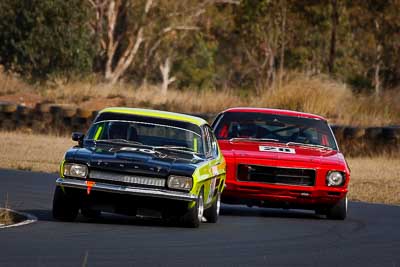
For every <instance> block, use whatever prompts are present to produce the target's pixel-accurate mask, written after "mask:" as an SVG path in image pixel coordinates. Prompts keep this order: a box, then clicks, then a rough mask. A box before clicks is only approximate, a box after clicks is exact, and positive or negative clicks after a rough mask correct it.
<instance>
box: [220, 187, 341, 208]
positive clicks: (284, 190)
mask: <svg viewBox="0 0 400 267" xmlns="http://www.w3.org/2000/svg"><path fill="white" fill-rule="evenodd" d="M346 194H347V188H346V187H341V188H327V187H321V186H293V185H272V184H260V183H250V182H249V183H248V182H238V181H235V182H230V183H229V182H228V184H227V188H226V190H225V191H224V192H223V194H222V201H223V202H225V203H230V204H247V203H262V205H263V206H264V205H265V206H271V207H275V206H278V207H279V206H293V207H296V206H299V207H307V206H318V205H331V204H335V203H336V202H337V201H339V200H340V199H341V198H343V197H345V196H346ZM255 205H257V204H255Z"/></svg>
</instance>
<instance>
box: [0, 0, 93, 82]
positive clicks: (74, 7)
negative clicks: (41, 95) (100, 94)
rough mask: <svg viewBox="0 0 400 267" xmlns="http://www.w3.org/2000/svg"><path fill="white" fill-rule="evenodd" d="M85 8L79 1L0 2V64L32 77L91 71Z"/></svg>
mask: <svg viewBox="0 0 400 267" xmlns="http://www.w3.org/2000/svg"><path fill="white" fill-rule="evenodd" d="M86 10H87V6H86V5H85V4H84V3H83V2H82V1H80V0H70V1H64V0H21V1H0V64H3V65H4V66H5V68H6V69H7V70H12V71H16V72H18V73H21V74H23V75H26V76H29V77H31V78H33V79H36V78H38V79H46V78H49V76H51V75H66V76H71V75H72V74H77V73H87V72H89V71H91V64H92V55H93V53H92V52H93V49H92V47H91V43H90V34H89V29H88V27H87V26H86V25H87V23H88V21H89V14H88V13H87V12H86Z"/></svg>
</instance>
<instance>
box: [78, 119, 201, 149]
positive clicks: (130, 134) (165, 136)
mask: <svg viewBox="0 0 400 267" xmlns="http://www.w3.org/2000/svg"><path fill="white" fill-rule="evenodd" d="M126 119H128V118H127V117H125V118H119V119H118V120H111V119H107V120H101V119H100V120H99V119H98V120H96V122H95V123H94V124H93V125H92V126H91V128H90V129H89V131H88V134H87V137H86V139H87V140H98V141H100V140H107V141H111V142H126V143H132V144H138V145H145V146H151V147H170V148H176V149H185V150H187V151H193V152H196V153H199V154H203V145H202V144H203V143H202V138H201V135H200V134H199V133H198V132H195V131H193V129H185V128H181V127H179V125H178V126H177V125H174V123H171V124H168V120H164V121H162V123H161V122H160V121H157V120H155V121H154V122H153V121H152V118H147V121H146V122H145V121H131V120H126ZM131 119H135V118H131ZM198 128H199V127H198ZM198 131H199V132H200V128H199V129H198Z"/></svg>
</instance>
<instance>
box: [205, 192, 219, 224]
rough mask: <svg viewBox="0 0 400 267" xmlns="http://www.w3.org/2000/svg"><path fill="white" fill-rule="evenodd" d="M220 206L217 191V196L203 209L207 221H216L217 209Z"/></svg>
mask: <svg viewBox="0 0 400 267" xmlns="http://www.w3.org/2000/svg"><path fill="white" fill-rule="evenodd" d="M220 208H221V193H220V192H218V193H217V198H216V200H215V201H214V203H213V204H212V206H211V207H209V208H208V209H206V210H205V211H204V217H205V218H206V219H207V222H209V223H216V222H217V221H218V216H219V210H220Z"/></svg>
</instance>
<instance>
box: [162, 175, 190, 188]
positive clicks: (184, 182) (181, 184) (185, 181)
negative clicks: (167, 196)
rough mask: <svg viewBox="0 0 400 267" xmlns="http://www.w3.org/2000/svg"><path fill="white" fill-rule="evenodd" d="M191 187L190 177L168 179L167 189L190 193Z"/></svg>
mask: <svg viewBox="0 0 400 267" xmlns="http://www.w3.org/2000/svg"><path fill="white" fill-rule="evenodd" d="M192 186H193V179H192V177H186V176H176V175H171V176H169V177H168V187H169V188H173V189H179V190H185V191H190V189H192Z"/></svg>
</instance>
